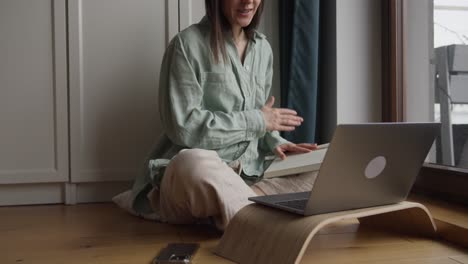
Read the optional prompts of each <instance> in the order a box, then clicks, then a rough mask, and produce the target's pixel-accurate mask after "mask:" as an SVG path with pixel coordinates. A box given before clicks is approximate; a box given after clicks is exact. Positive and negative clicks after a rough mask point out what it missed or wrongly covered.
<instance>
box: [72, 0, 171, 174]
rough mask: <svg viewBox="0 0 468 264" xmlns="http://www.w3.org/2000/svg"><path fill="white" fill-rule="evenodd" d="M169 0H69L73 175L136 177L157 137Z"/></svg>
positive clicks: (167, 36)
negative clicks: (160, 84) (158, 96)
mask: <svg viewBox="0 0 468 264" xmlns="http://www.w3.org/2000/svg"><path fill="white" fill-rule="evenodd" d="M166 3H167V1H165V0H133V1H128V0H118V1H116V0H97V1H70V2H69V7H68V12H69V54H70V56H69V65H70V162H71V163H70V164H71V182H72V183H79V182H103V181H130V180H132V179H133V178H134V177H135V175H137V174H138V173H141V169H142V161H143V160H144V158H145V155H147V154H148V152H149V150H150V148H151V146H152V144H154V142H155V140H156V139H157V137H158V136H159V134H160V133H159V131H160V130H161V129H160V126H159V116H158V112H157V110H158V109H157V104H156V103H157V92H158V80H159V70H160V63H161V61H162V57H163V54H164V50H165V47H166V43H167V42H168V38H169V35H168V34H167V26H166V25H167V23H166V21H167V20H166V18H167V14H166Z"/></svg>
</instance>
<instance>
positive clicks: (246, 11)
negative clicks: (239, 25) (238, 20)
mask: <svg viewBox="0 0 468 264" xmlns="http://www.w3.org/2000/svg"><path fill="white" fill-rule="evenodd" d="M252 11H253V9H241V10H239V11H238V12H239V13H240V14H242V15H247V14H249V13H250V12H252Z"/></svg>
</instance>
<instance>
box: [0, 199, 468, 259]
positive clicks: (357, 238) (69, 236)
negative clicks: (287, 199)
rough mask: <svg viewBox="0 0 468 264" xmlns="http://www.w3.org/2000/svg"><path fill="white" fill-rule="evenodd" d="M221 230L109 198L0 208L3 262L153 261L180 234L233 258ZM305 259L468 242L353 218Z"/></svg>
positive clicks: (392, 254)
mask: <svg viewBox="0 0 468 264" xmlns="http://www.w3.org/2000/svg"><path fill="white" fill-rule="evenodd" d="M220 236H221V233H219V232H217V231H216V230H214V229H212V228H210V227H208V226H173V225H166V224H160V223H154V222H149V221H145V220H142V219H139V218H137V217H133V216H130V215H128V214H126V213H125V212H123V211H121V210H120V209H118V208H117V207H116V206H114V205H113V204H110V203H109V204H88V205H76V206H62V205H53V206H27V207H26V206H25V207H4V208H0V263H2V264H6V263H15V264H17V263H34V264H39V263H47V264H53V263H60V264H72V263H77V264H87V263H110V264H116V263H130V264H138V263H145V264H146V263H150V262H151V260H152V258H153V257H154V256H155V255H156V254H157V252H158V251H159V250H160V249H161V248H162V247H164V246H165V245H166V243H168V242H178V241H181V242H198V243H200V245H201V248H200V250H199V251H198V252H197V254H196V256H195V259H194V263H199V264H202V263H208V264H209V263H231V262H229V261H227V260H224V259H223V258H220V257H218V256H216V255H213V254H212V253H211V252H212V251H213V249H214V247H215V246H216V244H217V241H218V240H219V238H220ZM259 243H261V242H259ZM302 263H314V264H315V263H382V264H383V263H385V264H387V263H388V264H390V263H405V264H419V263H421V264H422V263H433V264H436V263H440V264H460V263H464V264H468V250H467V249H464V248H461V247H457V246H455V245H453V244H450V243H446V242H441V241H432V240H428V239H424V238H417V237H406V236H401V235H396V234H392V233H386V232H381V231H376V230H372V229H364V228H360V227H359V224H358V223H357V221H348V222H341V223H338V224H334V225H331V226H328V227H326V228H325V229H324V230H322V231H321V232H320V234H319V235H318V236H316V237H315V238H314V239H313V240H312V242H311V243H310V246H309V248H308V250H307V252H306V254H305V256H304V258H303V260H302Z"/></svg>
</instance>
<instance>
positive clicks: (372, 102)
mask: <svg viewBox="0 0 468 264" xmlns="http://www.w3.org/2000/svg"><path fill="white" fill-rule="evenodd" d="M325 5H327V8H326V9H325V10H326V11H325V12H323V15H324V16H326V17H325V21H326V22H325V23H326V24H327V28H326V29H325V31H326V32H325V35H324V38H325V44H324V45H322V47H321V49H322V51H321V52H322V53H321V55H322V62H323V65H322V67H323V69H324V71H322V73H321V78H322V87H321V89H322V90H324V98H322V102H323V103H324V104H325V106H324V107H323V111H325V116H324V119H323V126H324V127H322V128H321V133H322V135H323V136H324V140H325V141H328V140H330V139H331V137H332V134H333V131H334V129H335V127H336V124H340V123H364V122H379V121H381V88H382V84H381V82H382V77H381V69H382V65H381V1H376V0H353V1H349V0H335V1H327V2H326V3H325Z"/></svg>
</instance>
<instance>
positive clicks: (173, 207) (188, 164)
mask: <svg viewBox="0 0 468 264" xmlns="http://www.w3.org/2000/svg"><path fill="white" fill-rule="evenodd" d="M315 177H316V173H315V172H312V173H305V174H300V175H295V176H289V177H281V178H273V179H264V180H262V181H260V182H258V183H256V184H255V185H254V186H253V188H257V190H260V191H261V192H262V193H264V194H278V193H286V192H302V191H310V190H311V189H312V186H313V182H314V180H315ZM256 195H257V194H256V193H255V192H254V191H253V190H252V188H251V187H249V186H248V185H247V184H245V182H244V181H243V180H242V178H241V177H240V176H239V175H237V174H236V173H235V172H234V170H233V169H232V168H231V167H229V166H228V165H227V164H226V163H225V162H223V161H222V160H221V158H220V157H219V156H218V154H217V153H216V152H215V151H210V150H202V149H187V150H183V151H181V152H180V153H179V154H177V155H176V156H175V157H174V158H173V159H172V161H171V162H170V163H169V165H168V167H167V168H166V171H165V174H164V177H163V180H162V182H161V187H160V190H156V189H155V190H153V191H152V192H151V193H150V194H149V198H150V201H151V205H152V207H153V209H154V210H155V211H157V212H159V213H160V215H161V220H162V221H166V222H169V223H174V224H188V223H194V222H197V221H199V220H200V219H206V218H211V219H213V220H214V221H215V224H216V226H217V227H218V228H219V229H221V230H224V229H225V227H226V226H227V225H228V223H229V221H230V220H231V219H232V218H233V217H234V215H235V214H236V213H237V212H238V211H239V210H240V209H242V208H243V207H244V206H246V205H248V204H250V203H251V202H249V201H248V199H247V198H248V197H251V196H256Z"/></svg>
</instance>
